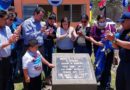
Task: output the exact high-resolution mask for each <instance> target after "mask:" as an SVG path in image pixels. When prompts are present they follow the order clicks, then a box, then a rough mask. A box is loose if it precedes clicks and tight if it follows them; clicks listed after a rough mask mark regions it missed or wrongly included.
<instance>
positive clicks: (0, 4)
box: [0, 0, 13, 10]
mask: <svg viewBox="0 0 130 90" xmlns="http://www.w3.org/2000/svg"><path fill="white" fill-rule="evenodd" d="M12 2H13V0H0V10H6V9H7V8H8V7H9V6H10V5H11V4H12Z"/></svg>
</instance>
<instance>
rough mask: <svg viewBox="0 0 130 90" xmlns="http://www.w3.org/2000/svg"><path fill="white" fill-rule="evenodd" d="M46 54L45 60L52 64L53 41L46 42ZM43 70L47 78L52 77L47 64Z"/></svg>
mask: <svg viewBox="0 0 130 90" xmlns="http://www.w3.org/2000/svg"><path fill="white" fill-rule="evenodd" d="M44 47H45V48H44V53H45V59H46V60H47V61H48V62H49V63H52V52H53V41H52V40H44ZM43 70H44V72H45V77H46V78H47V77H49V76H51V70H52V69H51V68H50V67H48V66H47V65H46V64H43Z"/></svg>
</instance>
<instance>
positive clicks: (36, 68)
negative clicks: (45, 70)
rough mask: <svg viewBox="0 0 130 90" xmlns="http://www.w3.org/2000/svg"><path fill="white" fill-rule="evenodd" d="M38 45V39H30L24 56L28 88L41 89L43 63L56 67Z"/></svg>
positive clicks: (24, 70) (30, 89)
mask: <svg viewBox="0 0 130 90" xmlns="http://www.w3.org/2000/svg"><path fill="white" fill-rule="evenodd" d="M38 47H39V45H38V41H37V40H36V39H31V40H29V43H28V49H27V51H26V53H25V54H24V56H23V58H22V65H23V72H24V78H25V82H26V83H27V84H28V90H41V73H42V63H44V64H46V65H47V66H48V67H50V68H53V67H54V65H53V64H51V63H49V62H48V61H47V60H46V59H45V58H44V57H43V56H42V55H41V53H40V52H39V51H38Z"/></svg>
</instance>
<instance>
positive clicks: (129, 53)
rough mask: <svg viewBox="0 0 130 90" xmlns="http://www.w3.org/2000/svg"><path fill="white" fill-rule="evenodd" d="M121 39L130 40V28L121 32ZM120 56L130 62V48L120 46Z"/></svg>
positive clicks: (122, 59)
mask: <svg viewBox="0 0 130 90" xmlns="http://www.w3.org/2000/svg"><path fill="white" fill-rule="evenodd" d="M119 39H120V40H123V41H128V42H130V29H129V30H124V31H123V32H122V33H121V34H120V38H119ZM119 56H120V59H121V61H125V62H130V50H129V49H125V48H123V47H120V48H119Z"/></svg>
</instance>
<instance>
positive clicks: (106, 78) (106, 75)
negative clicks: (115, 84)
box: [100, 51, 114, 88]
mask: <svg viewBox="0 0 130 90" xmlns="http://www.w3.org/2000/svg"><path fill="white" fill-rule="evenodd" d="M113 54H114V53H113V51H112V52H110V53H108V54H107V56H106V63H105V67H104V71H103V72H102V75H101V80H100V83H101V87H104V88H110V83H111V67H112V62H113Z"/></svg>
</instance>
